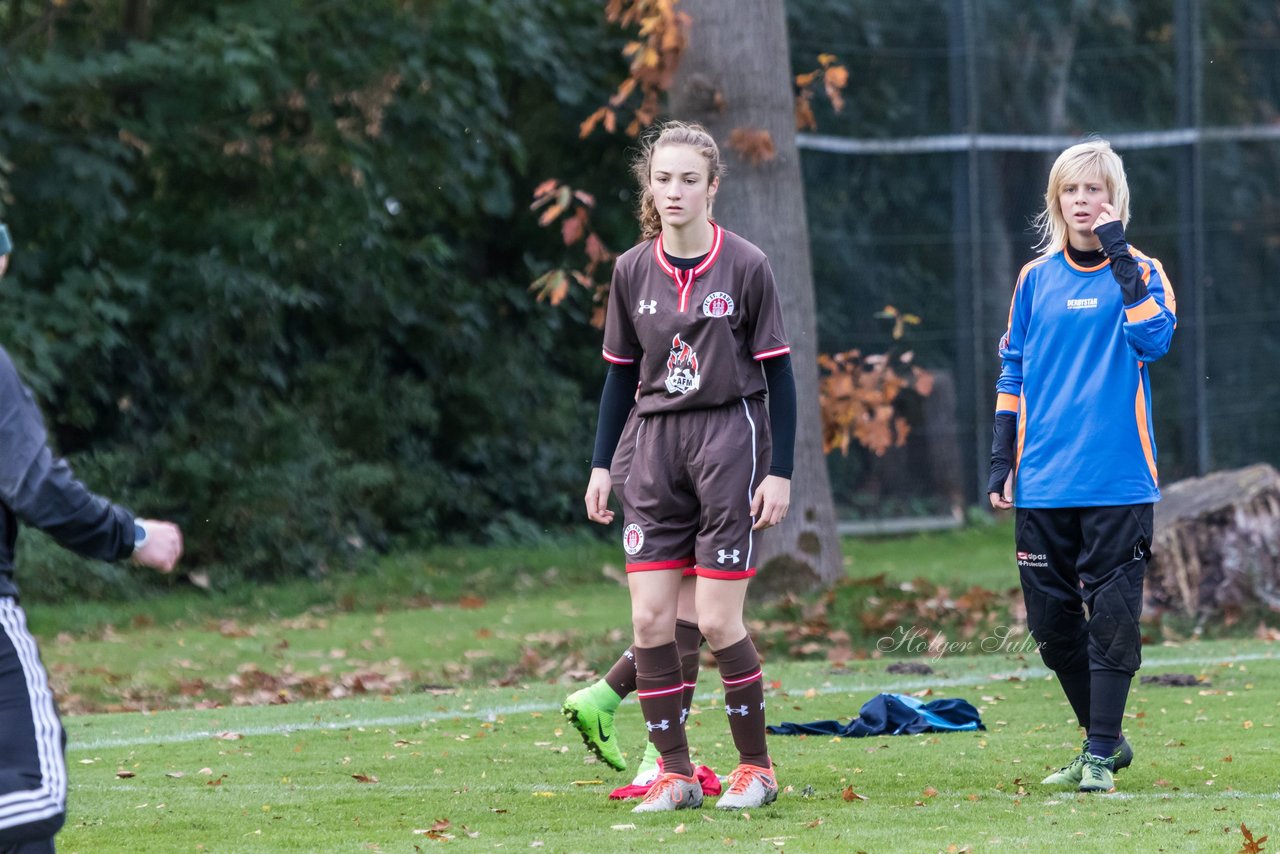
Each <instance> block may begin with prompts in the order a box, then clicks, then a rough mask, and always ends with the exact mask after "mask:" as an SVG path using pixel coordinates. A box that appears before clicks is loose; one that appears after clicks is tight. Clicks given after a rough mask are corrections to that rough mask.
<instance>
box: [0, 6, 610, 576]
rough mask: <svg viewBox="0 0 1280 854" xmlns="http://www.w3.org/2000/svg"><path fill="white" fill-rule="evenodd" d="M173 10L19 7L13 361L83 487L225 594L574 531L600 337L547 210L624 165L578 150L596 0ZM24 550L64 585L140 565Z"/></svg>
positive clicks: (7, 335)
mask: <svg viewBox="0 0 1280 854" xmlns="http://www.w3.org/2000/svg"><path fill="white" fill-rule="evenodd" d="M150 8H151V7H150V6H148V4H137V3H132V2H128V0H126V2H125V3H123V4H88V3H83V2H70V3H68V4H59V6H58V7H56V8H53V9H52V11H51V12H50V14H51V15H52V17H51V18H49V19H48V22H47V23H46V24H45V25H43V26H39V27H32V26H27V27H24V26H23V22H24V21H26V22H27V23H28V24H29V23H30V21H32V20H37V15H39V14H44V12H43V11H42V7H37V5H36V4H34V3H25V4H19V5H18V6H17V8H16V9H15V10H14V19H13V22H12V23H13V24H14V26H13V28H12V30H11V31H10V32H9V33H7V35H6V37H5V41H4V48H3V49H4V53H3V54H0V62H3V64H4V65H5V66H7V72H8V75H7V78H6V82H5V86H6V89H7V92H6V93H5V95H4V97H3V99H2V101H0V153H3V155H4V158H5V159H6V160H7V161H8V162H9V163H11V164H12V170H11V172H9V174H7V175H6V176H5V178H4V180H5V184H4V186H3V187H0V189H2V190H3V191H4V204H3V216H2V218H3V219H4V220H5V221H7V222H8V224H9V226H10V229H11V231H12V233H13V236H14V240H15V244H16V246H17V250H16V251H15V254H14V256H13V259H12V260H13V264H12V267H11V269H10V274H9V276H8V277H7V278H6V279H5V280H4V282H3V290H4V305H5V310H4V312H3V313H2V314H0V343H3V345H4V346H5V347H6V348H7V349H9V350H10V352H11V353H12V354H13V356H14V358H15V360H16V361H17V362H18V363H19V364H20V365H21V366H22V367H23V369H24V372H25V375H26V377H27V379H28V382H29V383H30V384H31V385H32V386H33V388H34V389H35V390H36V392H37V394H38V395H39V397H40V398H41V399H42V401H43V402H44V408H45V412H46V417H47V420H48V421H49V426H50V432H51V434H52V435H53V436H54V438H55V442H56V444H57V445H58V447H59V449H60V450H61V451H62V452H64V453H67V454H68V455H70V456H71V457H72V458H73V462H74V463H75V464H76V466H77V470H78V472H79V473H80V474H81V476H82V477H83V478H84V479H85V480H86V481H87V482H88V483H89V484H90V485H91V486H92V487H93V488H95V489H97V490H99V491H102V492H104V493H106V494H109V495H112V496H113V497H118V498H119V499H120V500H122V501H124V502H125V503H127V504H128V505H130V506H132V507H133V508H135V509H136V510H137V511H138V512H140V513H142V514H145V515H150V516H158V517H164V518H173V519H175V520H176V521H179V522H180V523H182V525H183V526H184V528H185V529H186V532H187V549H188V561H187V564H188V566H189V567H190V568H196V569H202V570H207V571H209V572H210V573H211V575H212V577H213V580H214V583H215V584H226V583H229V582H231V581H233V580H235V579H238V578H252V577H258V578H262V577H269V576H283V575H294V574H298V573H317V572H323V571H324V569H325V568H326V567H327V566H331V565H333V564H335V562H336V563H343V562H346V561H347V559H348V558H349V557H351V556H353V555H358V554H359V553H360V552H361V550H363V549H365V548H368V547H375V548H381V547H385V546H386V545H387V544H388V543H389V542H391V541H393V540H395V539H405V540H409V541H413V542H419V543H430V542H437V541H441V540H452V539H458V538H470V539H482V540H483V539H487V540H494V539H504V538H506V539H510V538H520V539H521V540H527V539H528V538H529V537H530V536H538V535H540V534H541V532H543V531H544V530H548V529H551V528H558V527H562V526H564V525H565V524H566V523H567V522H568V521H569V520H570V519H575V520H576V516H577V515H578V514H577V512H576V511H577V504H578V501H577V496H578V494H579V492H580V490H581V487H582V482H583V478H584V473H585V459H584V458H585V456H586V453H587V451H586V450H585V449H587V448H588V447H589V443H590V429H591V425H592V423H593V420H594V418H593V411H594V401H593V400H591V397H592V392H593V390H594V387H595V386H594V384H593V383H587V384H586V387H585V388H584V382H583V380H584V379H586V378H591V377H593V376H594V373H595V372H597V371H599V369H598V365H599V362H598V357H597V356H596V353H598V332H596V331H595V330H592V329H590V328H588V327H586V325H585V324H583V323H582V322H581V319H582V316H583V315H584V313H585V311H586V306H584V305H577V306H571V307H570V311H563V310H551V309H549V308H548V307H547V306H545V305H541V304H537V303H536V302H534V300H533V298H532V297H531V296H530V295H529V294H527V293H526V285H527V283H528V282H529V281H530V280H532V279H533V278H534V276H535V275H536V273H537V272H539V271H537V270H534V269H533V268H532V267H531V261H530V255H529V253H530V252H531V251H532V252H542V253H543V254H546V255H548V256H551V255H553V254H554V253H555V251H556V250H555V242H556V241H555V237H556V235H554V234H552V233H549V232H543V231H542V230H540V229H538V228H537V227H536V225H535V224H534V223H533V222H532V220H531V218H529V217H528V216H526V215H525V210H526V205H527V200H528V198H529V196H530V191H531V188H532V187H533V186H534V185H535V184H536V183H537V182H538V181H540V180H541V179H543V178H545V177H547V176H549V175H552V174H562V175H572V176H573V178H574V179H575V180H576V181H578V182H579V183H586V184H587V185H588V186H590V182H591V181H592V180H597V179H605V180H612V181H614V182H615V183H616V179H617V176H620V175H624V174H625V166H624V164H623V162H622V159H621V150H620V149H621V147H620V146H618V145H617V143H616V141H609V140H602V141H598V142H591V143H588V144H585V145H584V144H579V143H577V142H576V132H577V122H578V121H579V120H580V118H581V117H582V116H583V115H585V114H586V113H587V112H589V111H590V109H592V108H593V107H594V105H595V103H597V102H598V101H599V100H601V99H602V98H603V97H605V96H606V95H607V93H608V86H609V83H610V79H611V77H612V75H614V74H616V73H617V72H618V70H619V69H618V66H619V65H620V63H621V59H620V58H619V54H618V48H619V43H618V42H617V39H616V36H615V34H612V33H610V32H608V31H607V30H606V29H605V27H604V23H603V21H602V18H601V15H600V13H599V9H598V7H597V5H596V4H594V3H591V2H587V0H573V2H563V3H556V4H528V3H523V2H519V0H500V2H489V3H484V4H477V3H470V2H462V0H452V2H433V3H426V2H423V3H409V4H406V3H399V2H390V0H380V2H370V3H358V4H357V3H331V2H312V3H301V4H300V3H296V2H287V0H255V2H218V3H212V2H191V3H182V4H165V5H164V6H163V7H156V8H155V9H154V12H149V11H148V10H149V9H150ZM139 15H141V17H139ZM147 15H150V18H149V19H148V18H147ZM0 26H3V22H0ZM19 32H21V33H25V35H22V36H21V37H18V33H19ZM566 151H575V152H578V153H580V154H581V160H579V159H578V158H577V157H576V156H575V158H574V159H573V160H571V161H566V160H565V159H564V157H565V155H564V152H566ZM585 163H590V164H594V165H593V166H591V167H590V168H586V169H584V167H583V165H582V164H585ZM3 164H4V161H0V165H3ZM591 189H592V190H593V191H598V190H599V187H591ZM599 373H601V374H602V373H603V372H602V371H599ZM25 539H26V540H27V541H36V540H39V539H40V538H37V537H33V536H30V535H28V537H26V538H25ZM24 561H25V563H26V564H28V565H27V566H26V567H25V568H23V569H21V570H20V572H19V581H20V583H21V584H22V585H23V587H24V590H25V591H26V593H27V594H28V595H30V596H33V597H36V598H40V597H45V596H51V595H60V594H65V593H67V592H70V591H79V592H83V593H87V594H91V595H98V594H100V593H103V592H105V591H107V590H108V589H110V588H113V587H116V586H117V585H119V584H120V583H121V581H122V579H123V578H125V577H127V575H126V574H125V573H122V572H121V571H119V570H117V569H114V568H94V569H91V570H89V571H86V570H85V569H84V567H83V564H82V563H81V562H79V561H75V560H71V559H64V558H61V557H55V556H54V554H53V551H52V549H51V547H48V546H47V545H46V544H44V543H39V544H38V545H37V546H36V547H35V549H34V551H28V552H27V553H26V554H25V556H24ZM33 564H34V566H32V565H33ZM36 567H38V569H37V568H36Z"/></svg>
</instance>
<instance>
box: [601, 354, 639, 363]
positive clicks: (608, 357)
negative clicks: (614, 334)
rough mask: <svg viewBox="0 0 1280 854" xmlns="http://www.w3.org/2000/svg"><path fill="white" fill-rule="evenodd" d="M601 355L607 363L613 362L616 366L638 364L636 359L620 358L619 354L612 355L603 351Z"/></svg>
mask: <svg viewBox="0 0 1280 854" xmlns="http://www.w3.org/2000/svg"><path fill="white" fill-rule="evenodd" d="M600 353H601V355H603V356H604V360H605V361H606V362H611V363H613V364H615V365H634V364H635V363H636V360H635V359H629V358H627V357H626V356H619V355H618V354H617V353H610V352H609V351H608V350H601V351H600Z"/></svg>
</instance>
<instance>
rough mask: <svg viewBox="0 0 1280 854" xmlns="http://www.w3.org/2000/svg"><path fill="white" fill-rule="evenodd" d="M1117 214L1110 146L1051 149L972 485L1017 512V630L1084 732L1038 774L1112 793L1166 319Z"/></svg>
mask: <svg viewBox="0 0 1280 854" xmlns="http://www.w3.org/2000/svg"><path fill="white" fill-rule="evenodd" d="M1128 222H1129V186H1128V182H1127V180H1126V178H1125V173H1124V165H1123V164H1122V163H1121V161H1120V157H1119V156H1118V155H1117V154H1116V153H1115V152H1114V151H1112V150H1111V146H1110V144H1108V143H1107V142H1106V141H1105V140H1092V141H1089V142H1083V143H1080V144H1079V145H1073V146H1071V147H1070V148H1068V149H1067V150H1066V151H1064V152H1062V154H1061V155H1059V156H1058V159H1057V161H1056V162H1055V163H1054V164H1053V169H1052V170H1051V171H1050V172H1049V185H1048V189H1047V190H1046V192H1045V208H1044V211H1043V212H1041V214H1040V215H1039V217H1038V218H1037V225H1038V226H1039V228H1040V232H1041V235H1042V238H1043V239H1042V241H1041V243H1040V247H1039V248H1040V249H1041V252H1042V254H1041V257H1039V258H1037V259H1036V260H1034V261H1032V262H1031V263H1029V264H1027V265H1026V266H1025V267H1023V268H1022V272H1021V274H1020V275H1019V276H1018V282H1017V285H1016V287H1015V289H1014V293H1013V305H1012V307H1011V308H1010V310H1009V328H1008V331H1007V332H1006V333H1005V335H1004V337H1003V338H1002V339H1001V340H1000V358H1001V360H1002V363H1001V370H1000V379H999V381H998V382H997V383H996V392H997V403H996V424H995V431H994V432H995V435H994V440H993V443H992V449H991V477H990V480H989V482H988V484H987V490H988V492H989V493H990V499H991V505H992V507H995V508H997V509H1008V508H1010V507H1013V506H1015V505H1016V507H1017V510H1016V528H1015V535H1014V536H1015V539H1016V551H1017V559H1018V571H1019V575H1020V578H1021V582H1022V593H1023V598H1024V600H1025V602H1026V607H1027V625H1028V627H1029V628H1030V630H1031V633H1032V634H1033V635H1034V636H1035V639H1036V641H1037V642H1038V643H1039V645H1040V655H1041V657H1042V658H1043V659H1044V663H1045V666H1046V667H1048V668H1049V669H1050V670H1052V671H1053V672H1054V673H1055V674H1056V675H1057V677H1058V681H1059V682H1060V683H1061V684H1062V689H1063V691H1064V692H1065V693H1066V695H1067V700H1068V702H1070V704H1071V708H1072V710H1073V711H1074V712H1075V715H1076V718H1077V720H1078V721H1079V722H1080V725H1081V726H1082V727H1083V728H1084V730H1085V732H1086V734H1087V738H1086V741H1085V746H1084V750H1083V751H1082V752H1081V754H1080V755H1079V756H1077V757H1076V758H1075V759H1074V760H1073V761H1072V762H1071V763H1070V764H1069V765H1067V766H1065V767H1063V768H1062V769H1060V770H1058V771H1056V772H1055V773H1053V774H1050V775H1049V776H1048V777H1047V778H1045V780H1044V783H1045V784H1046V785H1071V786H1075V787H1077V788H1078V789H1079V790H1080V791H1082V792H1105V791H1112V790H1113V789H1114V779H1113V777H1112V775H1113V773H1114V772H1115V771H1117V770H1119V769H1121V768H1125V767H1127V766H1128V765H1129V764H1131V763H1132V762H1133V750H1132V749H1131V748H1130V747H1129V745H1128V743H1127V742H1126V741H1125V739H1124V736H1123V735H1122V734H1121V731H1120V724H1121V719H1122V717H1123V715H1124V707H1125V700H1126V699H1127V697H1128V693H1129V684H1130V682H1131V681H1132V679H1133V674H1134V672H1135V671H1137V669H1138V666H1139V664H1140V663H1141V653H1142V650H1141V644H1142V641H1141V633H1140V631H1139V628H1138V617H1139V615H1140V614H1141V611H1142V582H1143V576H1144V574H1145V572H1146V566H1147V558H1148V556H1149V555H1150V553H1151V538H1152V512H1151V511H1152V506H1153V504H1154V502H1156V501H1158V500H1160V490H1159V488H1158V478H1157V475H1156V444H1155V436H1154V434H1153V432H1152V426H1151V414H1150V413H1151V383H1150V379H1149V377H1148V373H1147V365H1148V364H1149V363H1151V362H1154V361H1155V360H1156V359H1159V358H1160V357H1161V356H1163V355H1164V354H1165V353H1166V352H1168V350H1169V344H1170V342H1171V341H1172V339H1173V330H1174V326H1175V324H1176V319H1175V315H1174V310H1175V302H1174V295H1173V289H1172V287H1171V286H1170V284H1169V280H1168V278H1167V277H1166V276H1165V274H1164V269H1163V267H1161V265H1160V262H1159V261H1157V260H1156V259H1155V258H1152V257H1150V256H1147V255H1144V254H1143V253H1141V252H1139V251H1138V250H1137V249H1135V248H1133V247H1132V246H1130V245H1129V244H1128V243H1126V242H1125V236H1124V227H1125V225H1126V224H1128ZM1084 607H1087V608H1088V618H1087V619H1086V617H1085V613H1084Z"/></svg>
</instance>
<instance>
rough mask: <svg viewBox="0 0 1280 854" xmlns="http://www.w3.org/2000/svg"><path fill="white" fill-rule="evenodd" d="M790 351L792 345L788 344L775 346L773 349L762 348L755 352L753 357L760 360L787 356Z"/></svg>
mask: <svg viewBox="0 0 1280 854" xmlns="http://www.w3.org/2000/svg"><path fill="white" fill-rule="evenodd" d="M790 352H791V345H790V344H788V345H786V346H784V347H774V348H773V349H772V350H762V351H761V352H759V353H754V354H752V356H751V358H753V359H755V360H756V361H757V362H760V361H763V360H765V359H772V358H774V357H775V356H785V355H786V354H788V353H790Z"/></svg>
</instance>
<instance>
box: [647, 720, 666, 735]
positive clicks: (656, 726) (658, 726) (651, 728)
mask: <svg viewBox="0 0 1280 854" xmlns="http://www.w3.org/2000/svg"><path fill="white" fill-rule="evenodd" d="M644 725H645V726H646V727H648V728H649V732H653V731H654V730H655V729H662V730H665V729H670V728H671V721H669V720H666V719H665V718H664V719H663V720H660V721H658V722H657V723H656V724H652V723H649V722H648V721H645V722H644Z"/></svg>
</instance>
